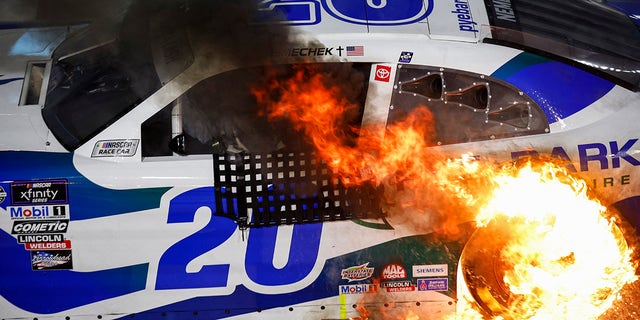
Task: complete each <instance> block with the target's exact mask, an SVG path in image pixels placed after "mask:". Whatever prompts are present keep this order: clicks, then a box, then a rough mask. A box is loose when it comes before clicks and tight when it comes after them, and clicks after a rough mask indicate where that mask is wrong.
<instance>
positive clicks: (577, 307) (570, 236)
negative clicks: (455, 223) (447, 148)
mask: <svg viewBox="0 0 640 320" xmlns="http://www.w3.org/2000/svg"><path fill="white" fill-rule="evenodd" d="M492 183H493V185H492V188H491V192H490V194H489V196H488V197H487V200H488V201H487V202H486V203H484V204H483V205H482V206H481V207H480V209H479V211H478V212H479V213H478V216H477V222H478V226H479V227H481V228H483V227H487V226H488V225H489V224H490V223H492V222H497V223H500V224H501V225H503V226H509V230H508V231H507V232H508V237H507V239H506V241H505V243H504V247H503V249H502V250H501V253H500V261H501V262H502V263H504V270H503V271H504V276H503V279H502V280H503V281H504V284H506V285H507V286H508V291H509V294H510V299H509V301H508V303H507V304H506V305H505V306H502V307H501V308H498V311H496V312H495V313H497V314H499V315H500V316H501V317H503V318H506V319H597V318H598V317H599V316H600V315H601V314H603V313H604V312H605V311H606V310H607V309H608V308H609V307H611V305H612V303H613V302H614V301H615V299H616V298H617V292H619V291H620V290H621V289H622V287H623V286H624V285H626V284H629V283H631V282H633V281H635V280H636V276H635V267H636V266H635V265H634V263H632V258H631V255H632V250H631V249H630V248H629V247H628V246H627V243H626V241H625V239H624V236H623V234H622V232H621V231H620V229H619V227H618V226H617V225H616V219H615V217H613V216H611V214H610V213H608V212H607V209H606V208H605V207H604V206H603V205H602V204H601V203H600V202H599V201H598V200H597V199H594V198H593V197H591V196H589V194H588V192H587V191H588V189H587V184H586V182H585V181H584V180H581V179H578V178H576V177H572V176H571V175H570V174H569V173H568V172H567V171H566V170H565V169H564V168H563V167H561V166H558V165H557V164H554V163H552V162H542V163H539V164H535V163H532V162H529V163H527V164H526V165H525V166H523V167H521V168H519V167H516V166H510V167H507V168H503V170H501V171H500V172H498V173H497V174H496V175H495V176H493V178H492ZM459 318H460V319H464V317H463V316H460V317H459Z"/></svg>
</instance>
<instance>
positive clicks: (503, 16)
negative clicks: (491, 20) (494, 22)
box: [492, 0, 518, 22]
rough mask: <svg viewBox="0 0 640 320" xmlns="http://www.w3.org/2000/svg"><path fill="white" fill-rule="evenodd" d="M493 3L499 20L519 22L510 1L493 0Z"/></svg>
mask: <svg viewBox="0 0 640 320" xmlns="http://www.w3.org/2000/svg"><path fill="white" fill-rule="evenodd" d="M492 2H493V10H494V11H495V13H496V18H497V19H500V20H506V21H511V22H518V21H517V20H516V15H515V13H514V12H513V8H512V6H511V1H510V0H493V1H492Z"/></svg>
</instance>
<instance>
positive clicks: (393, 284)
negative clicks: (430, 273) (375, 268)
mask: <svg viewBox="0 0 640 320" xmlns="http://www.w3.org/2000/svg"><path fill="white" fill-rule="evenodd" d="M380 287H381V288H385V289H386V290H387V292H406V291H415V290H416V287H415V286H414V285H413V283H411V281H388V282H381V283H380Z"/></svg>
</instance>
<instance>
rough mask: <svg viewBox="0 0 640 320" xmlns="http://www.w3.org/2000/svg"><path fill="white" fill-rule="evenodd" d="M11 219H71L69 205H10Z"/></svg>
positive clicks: (8, 208) (8, 209)
mask: <svg viewBox="0 0 640 320" xmlns="http://www.w3.org/2000/svg"><path fill="white" fill-rule="evenodd" d="M7 211H9V217H10V218H11V220H36V219H69V205H67V204H65V205H57V206H40V205H38V206H8V207H7Z"/></svg>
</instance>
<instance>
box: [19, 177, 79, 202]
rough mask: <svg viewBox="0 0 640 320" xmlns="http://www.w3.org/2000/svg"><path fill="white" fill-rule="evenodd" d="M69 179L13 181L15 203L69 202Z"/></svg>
mask: <svg viewBox="0 0 640 320" xmlns="http://www.w3.org/2000/svg"><path fill="white" fill-rule="evenodd" d="M67 201H68V200H67V181H66V180H48V181H18V182H13V183H11V203H12V204H14V205H31V204H63V203H67Z"/></svg>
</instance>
